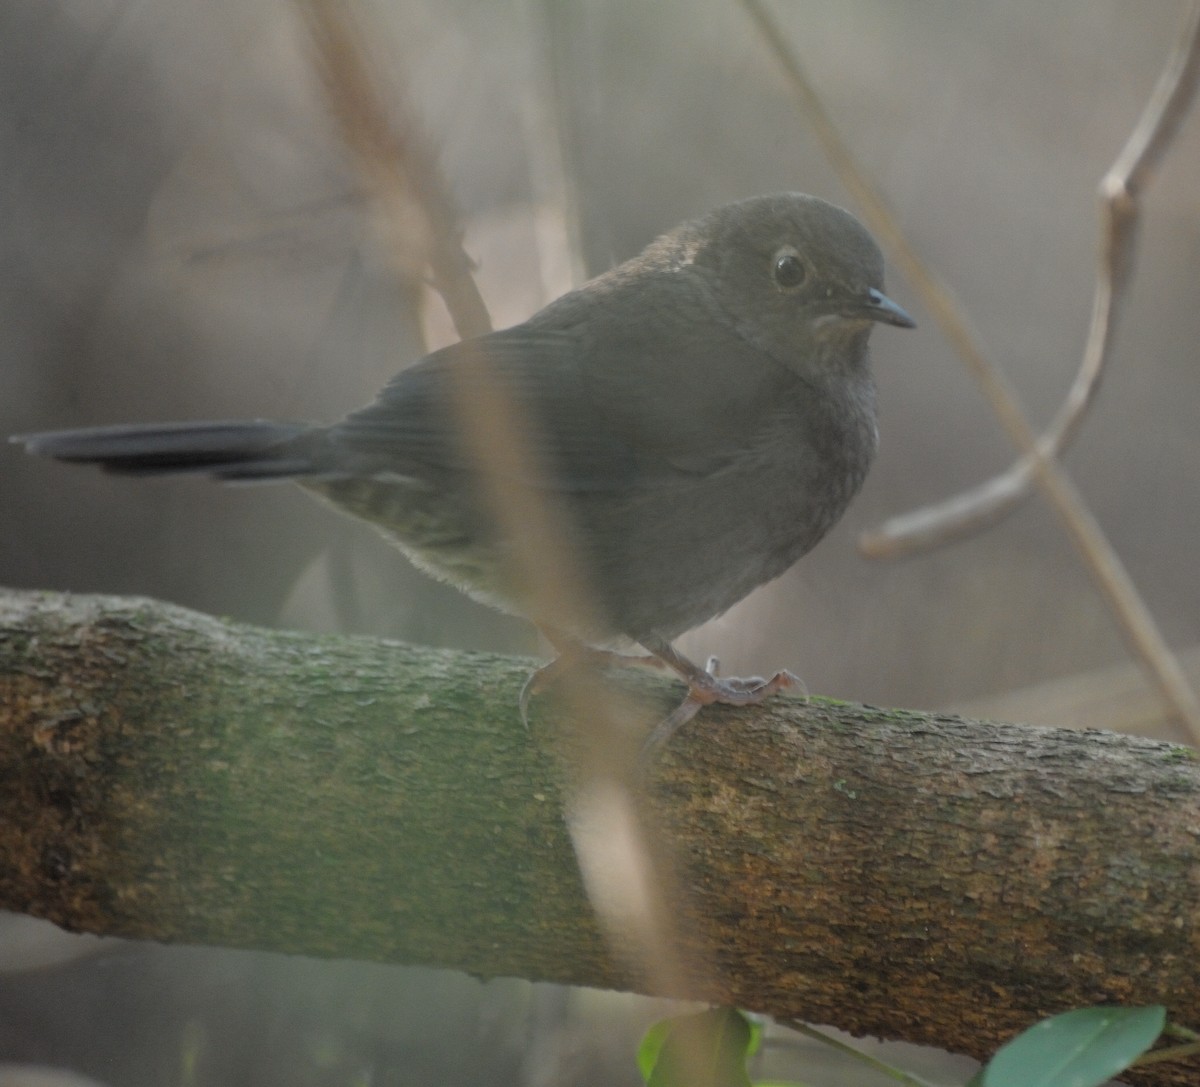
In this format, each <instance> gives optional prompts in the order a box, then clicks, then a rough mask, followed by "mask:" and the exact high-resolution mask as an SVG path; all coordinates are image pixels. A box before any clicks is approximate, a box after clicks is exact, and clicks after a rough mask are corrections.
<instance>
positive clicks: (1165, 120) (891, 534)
mask: <svg viewBox="0 0 1200 1087" xmlns="http://www.w3.org/2000/svg"><path fill="white" fill-rule="evenodd" d="M1197 83H1200V4H1198V5H1195V6H1193V7H1192V9H1191V11H1190V13H1189V17H1188V19H1187V21H1186V22H1185V24H1184V26H1183V28H1182V29H1181V31H1180V34H1179V36H1178V38H1177V39H1176V42H1175V46H1174V48H1173V49H1172V52H1171V56H1170V57H1169V58H1168V60H1167V64H1166V67H1165V68H1164V70H1163V73H1162V75H1161V76H1160V77H1159V80H1158V83H1157V85H1156V86H1155V88H1154V91H1153V93H1152V94H1151V96H1150V100H1149V101H1148V102H1147V103H1146V108H1145V110H1144V111H1143V112H1142V116H1141V117H1140V118H1139V119H1138V122H1137V124H1136V125H1135V126H1134V129H1133V132H1132V133H1130V136H1129V139H1128V140H1127V141H1126V143H1125V146H1124V147H1123V148H1122V149H1121V153H1120V154H1119V155H1118V156H1117V159H1116V161H1115V162H1114V163H1113V165H1112V166H1111V167H1110V168H1109V170H1108V172H1107V173H1106V174H1105V175H1104V178H1103V180H1102V181H1101V182H1100V185H1099V186H1098V190H1097V191H1098V195H1099V198H1100V216H1101V245H1100V259H1099V261H1098V263H1097V267H1096V286H1095V290H1094V293H1093V296H1092V317H1091V324H1090V326H1089V328H1088V335H1087V341H1086V344H1085V346H1084V349H1083V359H1082V361H1081V363H1080V366H1079V370H1078V372H1077V373H1076V375H1075V380H1074V382H1073V383H1072V385H1071V388H1070V390H1069V391H1068V392H1067V395H1066V398H1065V399H1064V401H1063V403H1062V406H1061V407H1060V408H1059V409H1058V413H1057V414H1056V415H1055V417H1054V419H1053V421H1052V422H1051V423H1050V425H1049V427H1047V428H1046V430H1045V432H1044V433H1043V434H1042V436H1041V437H1040V438H1039V439H1038V448H1039V449H1040V450H1041V453H1042V456H1044V457H1046V458H1047V459H1049V458H1051V457H1058V456H1060V455H1061V454H1062V452H1063V450H1065V449H1066V448H1067V446H1068V445H1070V443H1071V442H1072V441H1073V440H1074V438H1075V436H1076V434H1077V433H1078V431H1079V426H1080V424H1081V423H1082V421H1083V419H1084V417H1085V415H1086V414H1087V411H1088V408H1089V407H1090V406H1091V404H1092V403H1093V401H1094V399H1095V396H1096V392H1097V391H1098V390H1099V387H1100V379H1101V377H1102V376H1103V374H1104V369H1105V367H1106V365H1107V363H1108V356H1109V350H1110V348H1111V345H1112V341H1113V337H1114V334H1115V330H1116V324H1117V318H1118V316H1119V314H1120V310H1121V308H1122V305H1123V303H1124V301H1125V289H1124V288H1125V286H1126V284H1127V283H1128V282H1129V279H1130V276H1131V275H1132V271H1133V260H1134V243H1135V240H1136V235H1137V226H1138V220H1139V217H1140V208H1139V204H1138V197H1139V196H1140V195H1141V192H1142V188H1143V187H1144V185H1145V184H1146V182H1147V181H1148V180H1149V176H1150V173H1151V171H1152V169H1153V168H1154V166H1155V165H1156V164H1157V162H1158V160H1159V159H1160V158H1161V157H1162V155H1163V154H1164V152H1165V151H1166V150H1167V148H1168V146H1169V145H1170V143H1171V140H1172V139H1173V137H1174V136H1175V133H1176V132H1177V130H1178V128H1179V123H1180V121H1181V120H1182V118H1183V115H1184V114H1185V113H1186V112H1187V109H1188V107H1189V106H1190V105H1191V103H1192V99H1193V98H1194V97H1195V93H1196V86H1197ZM1034 471H1035V469H1034V464H1033V460H1032V458H1031V457H1029V456H1028V455H1026V456H1023V457H1021V458H1020V459H1019V460H1017V461H1016V463H1015V464H1013V465H1012V467H1010V468H1009V469H1008V470H1007V471H1005V472H1003V473H1001V474H1000V475H998V476H996V477H994V478H993V479H990V480H988V481H987V482H985V483H982V484H980V485H979V486H978V487H974V488H972V489H971V490H969V491H965V492H963V493H962V494H958V495H955V496H954V497H952V498H948V499H945V500H944V501H941V502H938V503H937V504H936V505H931V506H926V507H924V508H922V509H918V510H913V511H912V512H910V513H905V514H901V515H900V516H898V517H892V518H889V519H888V520H887V521H885V522H884V523H883V524H882V525H881V526H880V527H879V528H878V529H877V530H875V531H874V532H868V533H864V534H863V536H862V537H861V539H860V540H859V547H860V548H861V549H862V551H863V553H864V554H866V555H869V556H871V557H872V558H894V557H897V556H900V555H907V554H912V553H913V552H916V551H924V550H928V549H930V548H933V547H937V546H940V545H941V544H944V543H946V542H948V541H949V540H951V539H956V538H958V537H961V536H965V535H967V534H968V533H971V532H976V531H978V530H979V529H981V528H983V527H985V526H987V525H990V524H992V523H994V522H995V521H997V520H999V519H1000V518H1001V517H1003V516H1004V515H1005V514H1007V513H1008V512H1009V511H1010V510H1012V509H1013V508H1014V507H1015V506H1017V505H1018V503H1020V502H1021V501H1022V500H1023V499H1024V498H1026V497H1027V496H1028V495H1029V492H1030V489H1031V487H1032V486H1033V477H1034Z"/></svg>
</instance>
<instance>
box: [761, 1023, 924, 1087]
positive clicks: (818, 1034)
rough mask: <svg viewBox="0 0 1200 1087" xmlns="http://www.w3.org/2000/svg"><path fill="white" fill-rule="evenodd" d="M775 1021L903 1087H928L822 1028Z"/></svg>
mask: <svg viewBox="0 0 1200 1087" xmlns="http://www.w3.org/2000/svg"><path fill="white" fill-rule="evenodd" d="M775 1021H776V1022H777V1023H778V1024H779V1025H780V1026H781V1027H787V1028H788V1030H794V1031H795V1032H796V1033H797V1034H803V1035H805V1037H808V1038H813V1039H815V1040H816V1041H818V1042H820V1043H821V1044H822V1045H827V1046H829V1048H830V1049H836V1050H837V1051H838V1052H839V1053H845V1054H847V1055H848V1056H850V1057H853V1058H854V1059H855V1060H856V1061H859V1062H861V1063H862V1064H865V1065H867V1066H869V1067H871V1068H874V1069H875V1071H876V1072H882V1073H883V1074H884V1075H885V1076H889V1077H891V1078H892V1079H894V1080H895V1081H896V1082H897V1083H903V1084H904V1085H905V1087H930V1084H929V1083H928V1082H926V1081H925V1080H923V1079H919V1078H918V1077H917V1076H914V1075H913V1074H912V1073H911V1072H905V1071H904V1070H903V1069H901V1068H896V1067H895V1066H894V1065H891V1064H888V1063H887V1061H881V1060H880V1059H879V1058H878V1057H872V1056H871V1054H869V1053H864V1052H863V1051H862V1050H861V1049H855V1048H854V1046H852V1045H848V1044H847V1043H846V1042H843V1041H842V1040H841V1039H840V1038H835V1037H834V1036H833V1035H832V1034H827V1033H825V1031H823V1030H817V1028H816V1027H810V1026H809V1025H808V1024H807V1023H801V1022H799V1021H798V1020H795V1019H777V1020H775Z"/></svg>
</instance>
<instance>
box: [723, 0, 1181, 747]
mask: <svg viewBox="0 0 1200 1087" xmlns="http://www.w3.org/2000/svg"><path fill="white" fill-rule="evenodd" d="M740 3H741V4H742V7H743V8H744V9H745V10H746V11H747V13H748V14H749V15H750V17H751V18H752V19H753V20H754V23H755V24H756V26H757V27H758V29H759V31H760V33H761V34H762V36H763V38H764V40H765V41H766V42H767V44H768V45H769V46H770V48H771V50H772V52H773V53H774V54H775V57H776V59H777V60H778V61H779V63H780V65H781V67H782V68H783V71H784V73H785V75H786V76H787V78H788V82H789V84H790V86H791V88H792V90H793V91H794V92H795V94H796V97H797V98H798V99H799V101H800V103H801V107H802V109H803V111H804V114H805V116H806V118H807V119H808V121H809V123H810V124H811V126H812V128H813V130H814V132H815V133H816V135H817V137H818V139H819V140H820V141H821V144H822V146H823V147H824V149H825V154H826V155H827V156H828V158H829V160H830V162H831V163H832V164H833V166H834V169H835V170H836V171H837V173H838V176H839V177H840V178H841V180H842V183H843V184H844V185H845V186H846V188H847V189H849V190H850V192H851V194H852V195H853V196H854V198H855V199H856V200H857V201H858V204H859V206H860V209H861V211H862V213H863V217H864V218H865V219H866V220H867V223H868V225H869V226H870V227H871V229H872V230H873V231H874V232H875V233H876V234H877V235H878V236H879V238H880V239H881V241H882V242H883V246H884V248H885V249H886V250H887V251H888V253H889V255H890V256H891V258H892V260H893V261H894V262H895V263H896V265H897V267H899V269H900V271H901V272H902V273H903V274H904V275H905V277H906V278H907V279H908V280H909V282H910V283H912V285H913V286H914V287H915V288H916V290H917V292H918V293H919V294H920V295H921V297H922V299H923V300H924V302H925V305H926V307H927V308H928V309H929V311H930V312H931V313H932V314H933V316H934V319H935V320H936V321H937V323H938V324H939V325H940V326H941V329H942V332H943V334H944V335H945V336H946V337H947V339H949V340H950V343H951V345H952V347H953V348H954V349H955V350H956V351H957V352H958V354H959V356H960V357H961V358H962V359H963V361H964V362H965V363H966V365H967V367H968V369H969V370H970V371H971V373H972V374H973V375H974V377H975V379H976V380H977V381H978V382H979V384H980V386H981V387H982V389H983V391H984V393H985V395H986V396H987V399H988V401H989V403H990V404H991V406H992V409H993V410H994V411H995V413H996V415H997V417H998V418H999V420H1000V423H1001V425H1002V426H1003V427H1004V429H1005V431H1006V432H1007V433H1008V435H1009V438H1010V439H1011V440H1012V442H1013V444H1014V445H1015V446H1016V447H1017V448H1018V449H1019V450H1021V452H1022V453H1024V454H1025V455H1026V456H1028V457H1029V458H1030V463H1031V465H1032V470H1033V473H1034V477H1035V480H1036V482H1037V484H1038V486H1039V487H1040V488H1041V490H1042V492H1043V494H1044V495H1045V496H1046V497H1047V498H1048V499H1049V501H1050V503H1051V505H1052V506H1053V507H1054V509H1055V511H1056V512H1057V513H1058V515H1059V517H1060V519H1061V520H1062V522H1063V525H1064V527H1065V528H1066V530H1067V533H1068V535H1069V536H1070V538H1071V540H1072V542H1073V543H1074V544H1075V546H1076V548H1077V549H1078V551H1079V553H1080V555H1081V557H1082V559H1083V562H1084V565H1085V567H1086V568H1087V570H1088V572H1089V573H1090V574H1091V576H1092V578H1093V580H1094V581H1095V582H1096V584H1097V586H1098V587H1099V589H1100V591H1101V594H1102V596H1103V597H1104V599H1105V601H1106V602H1107V603H1108V605H1109V607H1110V608H1111V610H1112V611H1113V613H1114V615H1115V616H1116V618H1117V621H1118V624H1119V626H1120V629H1121V632H1122V633H1123V635H1124V636H1125V639H1126V641H1127V642H1128V644H1129V646H1130V648H1131V649H1132V650H1133V652H1134V653H1135V654H1136V655H1137V657H1138V659H1139V660H1140V661H1141V662H1142V665H1143V667H1144V668H1145V669H1146V672H1147V674H1148V675H1149V676H1150V677H1151V678H1152V680H1153V682H1154V683H1155V685H1156V686H1157V687H1158V689H1159V691H1160V692H1161V694H1162V696H1163V698H1164V699H1165V700H1166V701H1167V704H1168V705H1169V706H1170V707H1171V709H1172V711H1173V712H1174V714H1175V715H1176V716H1177V717H1178V718H1179V720H1180V721H1181V722H1182V723H1183V725H1184V726H1185V727H1186V728H1187V730H1188V732H1189V734H1190V735H1191V737H1192V740H1193V742H1194V743H1195V744H1196V745H1197V746H1200V702H1197V700H1196V696H1195V694H1194V693H1193V692H1192V689H1191V687H1190V686H1189V684H1188V681H1187V677H1186V676H1185V675H1184V673H1183V670H1182V669H1181V668H1180V667H1179V663H1178V661H1176V659H1175V657H1174V655H1173V654H1172V653H1171V649H1170V646H1169V645H1168V644H1167V641H1166V639H1165V638H1164V637H1163V635H1162V632H1161V631H1160V630H1159V629H1158V626H1157V624H1156V623H1155V621H1154V617H1153V616H1152V615H1151V614H1150V610H1149V609H1148V608H1147V607H1146V604H1145V602H1144V601H1143V600H1142V598H1141V596H1140V595H1139V594H1138V591H1137V588H1136V587H1135V586H1134V584H1133V581H1132V579H1131V578H1130V576H1129V574H1128V572H1127V571H1126V570H1125V567H1124V566H1123V564H1122V563H1121V560H1120V557H1119V556H1118V555H1117V553H1116V551H1115V550H1114V549H1113V547H1112V545H1111V544H1110V543H1109V542H1108V539H1107V538H1106V537H1105V535H1104V532H1103V530H1102V529H1101V528H1100V526H1099V524H1098V523H1097V522H1096V519H1095V518H1094V517H1093V516H1092V514H1091V512H1090V511H1089V510H1088V508H1087V506H1086V504H1085V503H1084V500H1083V498H1082V496H1081V495H1080V494H1079V492H1078V491H1077V490H1076V489H1075V486H1074V484H1073V483H1072V482H1071V480H1070V478H1069V477H1068V476H1067V474H1066V472H1065V471H1064V470H1063V468H1062V467H1061V465H1059V463H1058V462H1057V461H1055V460H1053V459H1048V458H1047V457H1046V456H1045V455H1044V454H1043V453H1042V451H1041V449H1040V448H1039V446H1038V438H1037V435H1036V434H1035V433H1034V430H1033V428H1032V427H1031V426H1030V424H1029V422H1028V421H1027V420H1026V418H1025V415H1024V412H1023V411H1022V410H1021V407H1020V403H1019V401H1018V399H1017V396H1016V393H1015V391H1014V390H1013V388H1012V387H1011V385H1010V384H1009V382H1008V380H1007V378H1005V377H1004V375H1003V374H1002V373H1001V372H1000V371H999V370H998V369H996V367H994V366H993V365H992V364H991V363H990V362H989V361H988V360H987V359H986V358H985V357H984V354H983V352H982V350H981V349H980V347H979V344H978V341H977V338H976V337H975V335H974V333H973V332H972V331H971V329H970V326H969V324H968V322H967V319H966V317H965V315H964V313H963V311H962V307H961V306H960V305H959V304H958V302H957V301H956V300H955V299H954V297H953V295H952V294H951V292H950V289H949V287H948V286H947V285H946V284H945V283H943V282H942V280H941V278H940V277H939V276H938V275H937V274H936V273H935V272H934V271H933V270H932V269H931V268H930V267H929V266H928V265H927V264H926V263H925V262H924V261H923V260H922V259H921V258H920V257H919V256H917V254H916V252H915V250H914V249H913V248H912V246H911V245H910V244H909V242H908V240H907V238H905V236H904V234H903V233H902V231H901V230H900V226H899V224H898V223H897V221H896V218H895V216H894V215H893V214H892V212H891V210H890V209H889V208H888V206H887V203H886V201H885V200H884V199H883V197H882V195H881V194H880V193H879V192H878V191H877V190H876V188H875V187H874V185H873V184H872V183H871V182H870V181H869V180H868V179H867V176H866V173H865V172H864V171H863V170H862V168H861V167H860V166H859V165H858V163H857V162H856V161H855V158H854V155H853V154H852V153H851V151H850V148H849V147H848V145H847V144H846V142H845V141H844V140H843V139H842V136H841V133H840V132H838V130H837V127H836V126H835V125H834V123H833V121H832V119H831V118H830V116H829V114H828V113H827V112H826V111H825V107H824V104H823V103H822V101H821V99H820V97H819V96H818V95H817V93H816V91H815V89H814V88H813V86H812V84H811V83H809V81H808V78H807V76H806V75H805V73H804V69H803V68H802V66H801V65H800V62H799V60H798V58H797V57H796V55H795V53H794V51H793V50H792V49H791V47H790V45H789V44H788V41H787V39H786V38H785V36H784V35H783V32H782V31H781V30H780V28H779V26H778V24H777V23H776V22H775V21H774V19H772V18H771V16H770V15H768V14H767V12H766V10H765V8H764V7H763V5H762V0H740Z"/></svg>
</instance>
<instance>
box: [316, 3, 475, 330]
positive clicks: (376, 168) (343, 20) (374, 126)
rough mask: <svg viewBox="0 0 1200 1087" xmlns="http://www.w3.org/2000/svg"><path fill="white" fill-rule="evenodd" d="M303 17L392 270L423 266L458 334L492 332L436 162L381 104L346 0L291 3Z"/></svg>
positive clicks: (396, 110)
mask: <svg viewBox="0 0 1200 1087" xmlns="http://www.w3.org/2000/svg"><path fill="white" fill-rule="evenodd" d="M296 3H297V6H298V7H299V9H300V12H301V14H302V15H303V16H304V20H305V23H306V24H307V26H308V31H309V34H310V36H311V38H312V42H313V46H314V49H315V52H316V59H317V63H318V66H319V68H320V72H321V76H322V79H323V80H324V83H325V90H326V95H327V97H328V99H329V103H330V106H331V107H332V109H333V114H334V119H335V120H336V121H337V124H338V127H339V130H340V132H341V135H342V139H343V140H344V141H345V143H346V146H347V147H348V148H349V149H350V150H351V151H352V152H353V154H354V156H355V160H356V161H357V163H358V167H359V170H360V171H361V173H362V175H363V178H364V180H365V181H366V183H367V186H368V188H369V191H370V193H371V195H372V196H373V197H374V199H375V200H376V201H377V202H378V205H379V209H380V211H381V213H382V216H383V219H384V221H385V223H386V224H387V225H388V226H389V227H391V228H392V229H394V230H395V232H396V237H397V239H400V238H402V239H404V242H403V244H400V243H399V242H398V241H397V243H396V244H393V245H392V246H390V247H389V248H390V250H391V253H392V256H393V258H394V260H395V261H396V265H397V268H398V269H399V270H400V271H401V272H402V273H403V274H405V275H406V277H407V278H418V277H419V276H420V275H421V274H423V272H424V270H425V268H426V267H428V268H429V269H430V270H431V272H432V275H433V287H434V289H435V290H436V291H437V292H438V293H439V294H440V295H441V296H442V299H443V300H444V301H445V303H446V308H447V309H448V310H449V312H450V317H451V320H453V322H454V327H455V329H456V330H457V332H458V334H459V336H460V337H462V338H463V339H469V338H470V337H472V336H480V335H483V334H484V333H485V332H490V331H491V327H492V323H491V318H490V317H489V316H488V311H487V306H485V305H484V302H483V296H482V295H481V294H480V293H479V287H478V286H477V285H476V283H475V279H474V276H473V275H472V274H471V270H472V264H471V259H470V257H468V256H467V254H466V252H465V251H464V250H463V247H462V231H461V230H460V229H459V226H458V216H457V214H456V212H455V209H454V206H453V204H452V202H451V201H450V199H449V197H448V196H447V193H448V191H449V190H448V188H447V187H446V186H445V185H444V184H443V183H442V179H441V176H440V171H439V170H438V168H437V160H436V157H435V156H434V154H433V153H432V151H431V150H430V148H429V146H428V141H427V140H426V139H425V137H424V134H423V133H422V132H421V130H420V126H419V125H418V124H417V122H416V119H415V118H414V117H412V116H411V115H410V114H408V112H407V111H406V110H405V109H403V108H402V105H403V104H402V103H396V104H394V105H393V106H392V107H391V108H388V107H387V106H385V104H384V101H383V98H382V96H381V95H380V94H379V93H378V91H377V89H376V83H375V80H374V79H373V78H372V75H371V67H370V64H369V62H368V59H367V58H368V51H367V49H366V46H365V43H364V41H363V38H362V35H361V33H360V32H359V29H358V27H357V25H356V23H355V22H354V20H353V18H352V16H351V12H350V9H349V6H348V5H347V4H346V3H345V0H296Z"/></svg>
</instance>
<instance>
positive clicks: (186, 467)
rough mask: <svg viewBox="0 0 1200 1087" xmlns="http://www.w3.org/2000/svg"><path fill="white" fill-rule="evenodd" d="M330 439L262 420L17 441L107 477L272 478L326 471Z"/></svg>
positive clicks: (49, 434)
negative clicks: (322, 464)
mask: <svg viewBox="0 0 1200 1087" xmlns="http://www.w3.org/2000/svg"><path fill="white" fill-rule="evenodd" d="M323 437H324V431H323V429H322V428H321V427H314V426H310V425H308V424H306V423H272V422H268V421H266V420H261V419H259V420H253V421H250V422H217V423H151V424H148V425H144V426H139V425H134V426H111V427H95V428H88V429H85V430H50V431H45V432H43V433H41V434H19V435H15V436H14V437H13V438H12V439H11V440H12V441H14V442H18V443H20V444H21V445H24V446H25V449H26V450H27V451H28V452H30V453H35V454H37V455H38V456H43V457H54V458H55V459H56V460H62V461H70V462H72V463H76V464H97V465H99V466H100V467H101V468H103V469H104V470H105V471H108V472H121V473H124V474H128V475H169V474H172V473H195V474H200V475H209V476H213V477H215V478H216V479H230V480H239V479H240V480H254V479H264V480H265V479H279V478H286V477H288V476H301V475H309V474H312V473H314V472H319V471H320V458H321V453H322V450H323V446H324V443H323Z"/></svg>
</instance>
